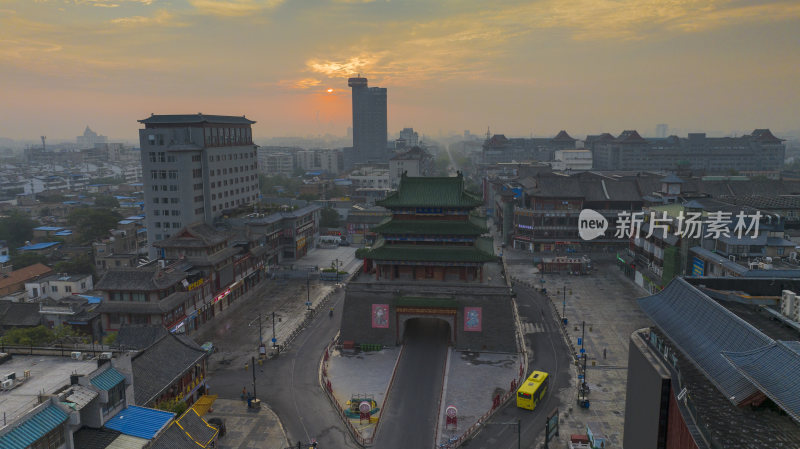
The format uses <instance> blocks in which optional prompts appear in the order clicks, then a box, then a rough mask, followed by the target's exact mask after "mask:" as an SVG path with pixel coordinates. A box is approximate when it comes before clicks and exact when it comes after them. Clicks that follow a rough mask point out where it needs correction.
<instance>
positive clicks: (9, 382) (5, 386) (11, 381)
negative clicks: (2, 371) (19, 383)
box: [0, 379, 14, 390]
mask: <svg viewBox="0 0 800 449" xmlns="http://www.w3.org/2000/svg"><path fill="white" fill-rule="evenodd" d="M0 387H2V388H3V390H10V389H12V388H14V379H6V380H4V381H3V382H2V383H0Z"/></svg>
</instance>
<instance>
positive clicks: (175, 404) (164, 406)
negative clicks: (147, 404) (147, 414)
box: [156, 398, 187, 416]
mask: <svg viewBox="0 0 800 449" xmlns="http://www.w3.org/2000/svg"><path fill="white" fill-rule="evenodd" d="M156 408H157V409H159V410H165V411H168V412H172V413H175V414H176V415H178V416H181V415H183V412H185V411H186V409H187V406H186V403H185V402H183V401H181V400H180V399H178V398H172V399H165V400H163V401H161V402H159V403H158V404H156Z"/></svg>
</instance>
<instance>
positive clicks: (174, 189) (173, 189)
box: [152, 184, 178, 192]
mask: <svg viewBox="0 0 800 449" xmlns="http://www.w3.org/2000/svg"><path fill="white" fill-rule="evenodd" d="M152 188H153V192H158V191H159V190H160V191H162V192H167V191H169V192H177V191H178V185H177V184H170V185H167V184H161V185H160V186H159V185H158V184H153V187H152Z"/></svg>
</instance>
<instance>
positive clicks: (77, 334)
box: [53, 324, 89, 343]
mask: <svg viewBox="0 0 800 449" xmlns="http://www.w3.org/2000/svg"><path fill="white" fill-rule="evenodd" d="M53 338H54V339H55V340H67V339H69V340H72V341H76V340H77V341H80V342H82V343H87V342H88V341H89V337H88V336H87V335H86V334H84V333H83V332H81V331H78V330H75V328H73V327H72V326H70V325H68V324H59V325H58V326H56V327H55V329H53Z"/></svg>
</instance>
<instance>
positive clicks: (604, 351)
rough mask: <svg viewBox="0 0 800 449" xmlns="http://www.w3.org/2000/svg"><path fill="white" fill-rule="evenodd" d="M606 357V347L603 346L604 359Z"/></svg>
mask: <svg viewBox="0 0 800 449" xmlns="http://www.w3.org/2000/svg"><path fill="white" fill-rule="evenodd" d="M605 359H606V348H603V360H605Z"/></svg>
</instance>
